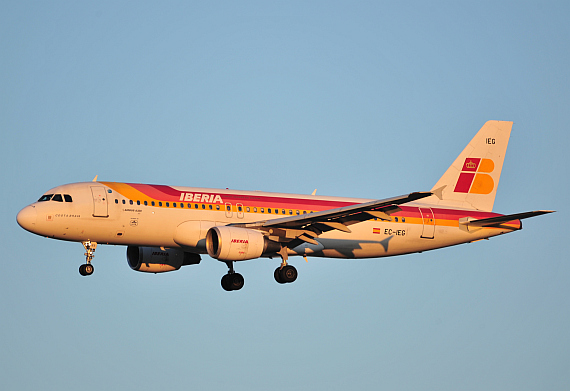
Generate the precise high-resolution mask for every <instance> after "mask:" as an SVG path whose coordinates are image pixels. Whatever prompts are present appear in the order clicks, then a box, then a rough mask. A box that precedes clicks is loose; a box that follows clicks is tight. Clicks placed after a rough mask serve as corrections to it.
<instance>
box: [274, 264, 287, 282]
mask: <svg viewBox="0 0 570 391" xmlns="http://www.w3.org/2000/svg"><path fill="white" fill-rule="evenodd" d="M273 277H275V281H277V282H278V283H280V284H285V281H283V280H281V268H280V267H278V268H277V269H275V272H273Z"/></svg>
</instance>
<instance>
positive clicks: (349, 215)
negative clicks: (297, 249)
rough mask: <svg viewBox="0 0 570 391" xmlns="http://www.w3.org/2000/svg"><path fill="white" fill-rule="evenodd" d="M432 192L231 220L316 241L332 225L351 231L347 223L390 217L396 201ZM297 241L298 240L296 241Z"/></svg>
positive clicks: (279, 234)
mask: <svg viewBox="0 0 570 391" xmlns="http://www.w3.org/2000/svg"><path fill="white" fill-rule="evenodd" d="M432 194H433V193H432V192H415V193H410V194H406V195H402V196H399V197H392V198H386V199H383V200H375V201H370V202H364V203H362V204H354V205H350V206H344V207H342V208H336V209H329V210H323V211H320V212H314V213H308V214H303V215H299V216H288V217H283V218H278V219H272V220H262V221H256V222H252V223H245V224H231V225H232V226H239V227H243V228H250V229H258V230H262V231H266V232H268V233H269V234H270V235H273V236H276V237H279V238H280V241H293V240H294V239H298V240H300V241H304V242H309V243H313V244H316V241H315V240H314V238H315V237H317V236H319V235H320V234H321V233H323V232H326V231H330V230H333V229H336V230H339V231H343V232H347V233H350V232H351V231H350V228H348V226H349V225H352V224H356V223H359V222H361V221H366V220H370V219H371V218H379V219H382V220H392V218H391V217H390V214H391V213H394V212H396V211H399V210H401V209H400V208H399V207H398V205H401V204H405V203H407V202H411V201H416V200H419V199H421V198H425V197H429V196H431V195H432ZM299 243H300V242H299Z"/></svg>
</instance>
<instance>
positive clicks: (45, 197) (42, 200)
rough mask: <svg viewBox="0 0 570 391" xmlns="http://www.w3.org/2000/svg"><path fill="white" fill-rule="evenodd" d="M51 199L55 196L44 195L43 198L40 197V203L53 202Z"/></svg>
mask: <svg viewBox="0 0 570 391" xmlns="http://www.w3.org/2000/svg"><path fill="white" fill-rule="evenodd" d="M51 197H53V194H44V195H43V196H41V197H40V199H39V200H38V202H44V201H49V200H51Z"/></svg>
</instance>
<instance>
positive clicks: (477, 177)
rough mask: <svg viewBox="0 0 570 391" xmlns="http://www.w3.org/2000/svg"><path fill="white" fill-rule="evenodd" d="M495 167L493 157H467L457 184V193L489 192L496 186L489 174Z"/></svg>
mask: <svg viewBox="0 0 570 391" xmlns="http://www.w3.org/2000/svg"><path fill="white" fill-rule="evenodd" d="M494 169H495V163H494V162H493V161H492V160H491V159H481V158H467V159H465V163H463V168H462V169H461V174H459V179H458V180H457V184H456V185H455V190H454V192H455V193H471V194H489V193H491V192H492V191H493V189H494V188H495V182H494V181H493V178H492V177H491V175H489V174H483V173H491V172H493V170H494Z"/></svg>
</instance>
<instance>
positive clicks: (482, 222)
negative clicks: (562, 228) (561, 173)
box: [461, 210, 554, 227]
mask: <svg viewBox="0 0 570 391" xmlns="http://www.w3.org/2000/svg"><path fill="white" fill-rule="evenodd" d="M552 212H554V211H553V210H535V211H532V212H524V213H515V214H511V215H504V216H498V217H490V218H487V219H479V220H470V221H465V222H461V224H464V225H469V226H470V227H495V226H498V225H501V224H503V223H508V222H509V221H514V220H522V219H527V218H529V217H534V216H540V215H543V214H547V213H552Z"/></svg>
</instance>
